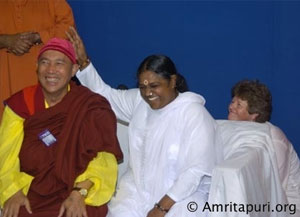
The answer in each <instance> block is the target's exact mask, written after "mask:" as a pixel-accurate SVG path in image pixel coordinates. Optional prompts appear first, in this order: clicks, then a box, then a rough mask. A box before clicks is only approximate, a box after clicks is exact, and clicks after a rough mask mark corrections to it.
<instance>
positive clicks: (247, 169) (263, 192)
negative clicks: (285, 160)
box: [209, 120, 298, 217]
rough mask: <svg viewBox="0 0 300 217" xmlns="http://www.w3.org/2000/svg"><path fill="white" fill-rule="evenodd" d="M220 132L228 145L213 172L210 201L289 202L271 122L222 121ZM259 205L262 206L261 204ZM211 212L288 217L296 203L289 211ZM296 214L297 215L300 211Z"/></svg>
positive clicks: (225, 216)
mask: <svg viewBox="0 0 300 217" xmlns="http://www.w3.org/2000/svg"><path fill="white" fill-rule="evenodd" d="M217 123H218V127H217V131H218V132H219V134H220V138H221V139H222V142H223V144H224V147H223V148H224V159H225V160H224V161H223V162H222V163H221V164H220V165H218V166H217V167H216V168H215V169H214V171H213V178H212V184H211V189H210V196H209V204H210V205H212V204H223V205H224V204H230V203H237V204H243V205H245V206H246V205H247V204H250V205H254V204H258V205H259V204H260V205H261V206H262V205H264V204H269V206H270V209H271V210H272V209H274V210H275V206H276V205H277V204H281V205H285V204H288V201H287V197H286V194H285V191H284V189H283V187H282V184H281V181H280V176H279V172H278V165H277V157H276V153H275V151H276V149H275V148H274V147H275V146H274V145H275V144H274V143H273V138H272V137H271V133H270V130H271V127H270V126H271V125H270V124H267V123H265V124H260V123H255V122H246V121H228V120H218V121H217ZM257 208H259V207H258V206H257ZM264 211H265V212H263V210H262V208H261V209H260V210H258V211H252V212H249V213H246V212H235V211H232V212H229V211H228V212H210V213H209V216H210V217H237V216H238V217H240V216H251V217H288V216H290V214H293V212H295V206H289V207H287V210H286V212H283V211H281V212H276V211H274V212H272V211H270V210H268V209H267V208H266V209H265V210H264ZM292 216H297V217H298V213H297V214H294V215H292Z"/></svg>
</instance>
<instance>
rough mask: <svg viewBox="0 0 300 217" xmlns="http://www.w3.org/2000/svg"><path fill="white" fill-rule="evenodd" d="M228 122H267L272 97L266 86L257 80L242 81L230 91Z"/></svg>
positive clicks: (270, 111) (269, 115) (269, 116)
mask: <svg viewBox="0 0 300 217" xmlns="http://www.w3.org/2000/svg"><path fill="white" fill-rule="evenodd" d="M231 97H232V101H231V103H230V104H229V108H228V110H229V113H228V120H239V121H255V122H259V123H264V122H266V121H269V120H270V118H271V113H272V95H271V93H270V91H269V89H268V88H267V86H266V85H264V84H262V83H260V82H259V81H257V80H254V81H250V80H243V81H240V82H238V83H237V84H235V85H234V86H233V88H232V89H231Z"/></svg>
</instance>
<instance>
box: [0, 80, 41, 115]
mask: <svg viewBox="0 0 300 217" xmlns="http://www.w3.org/2000/svg"><path fill="white" fill-rule="evenodd" d="M4 104H6V105H8V106H9V107H10V108H11V109H12V110H13V111H14V112H15V113H16V114H17V115H19V116H20V117H22V118H24V119H27V118H28V117H30V116H31V115H33V114H34V113H35V112H40V111H43V110H45V100H44V95H43V92H42V88H41V86H40V85H39V84H38V85H33V86H30V87H26V88H24V89H23V90H21V91H19V92H17V93H15V94H14V95H13V96H12V97H10V98H8V99H7V100H6V101H4Z"/></svg>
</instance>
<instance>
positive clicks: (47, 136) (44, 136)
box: [39, 130, 56, 147]
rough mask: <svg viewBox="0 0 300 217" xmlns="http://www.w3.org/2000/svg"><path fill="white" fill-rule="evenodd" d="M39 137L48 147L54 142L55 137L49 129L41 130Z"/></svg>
mask: <svg viewBox="0 0 300 217" xmlns="http://www.w3.org/2000/svg"><path fill="white" fill-rule="evenodd" d="M39 138H40V140H42V142H43V143H44V144H45V145H46V146H48V147H49V146H50V145H52V144H53V143H55V142H56V138H55V137H54V136H53V135H52V134H51V133H50V131H49V130H44V131H43V132H41V133H40V134H39Z"/></svg>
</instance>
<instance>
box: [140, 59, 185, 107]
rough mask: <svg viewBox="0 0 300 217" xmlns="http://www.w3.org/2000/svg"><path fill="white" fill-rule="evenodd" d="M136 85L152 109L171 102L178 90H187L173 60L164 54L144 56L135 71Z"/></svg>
mask: <svg viewBox="0 0 300 217" xmlns="http://www.w3.org/2000/svg"><path fill="white" fill-rule="evenodd" d="M137 80H138V87H139V88H140V91H141V95H142V97H143V99H144V100H145V101H146V102H147V103H148V104H149V105H150V107H151V108H152V109H160V108H163V107H164V106H166V105H167V104H169V103H170V102H172V101H173V100H174V99H175V98H176V97H177V95H178V92H185V91H187V85H186V83H185V80H184V78H183V77H182V76H181V75H179V74H178V73H177V70H176V67H175V64H174V63H173V61H172V60H171V59H170V58H169V57H167V56H164V55H151V56H148V57H146V58H145V59H144V60H143V61H142V63H141V64H140V66H139V68H138V71H137Z"/></svg>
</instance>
